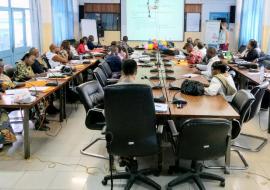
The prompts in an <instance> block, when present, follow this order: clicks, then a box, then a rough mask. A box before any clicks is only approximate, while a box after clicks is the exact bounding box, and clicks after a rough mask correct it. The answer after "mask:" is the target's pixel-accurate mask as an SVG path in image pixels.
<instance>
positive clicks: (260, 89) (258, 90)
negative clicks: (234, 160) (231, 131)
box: [233, 81, 269, 152]
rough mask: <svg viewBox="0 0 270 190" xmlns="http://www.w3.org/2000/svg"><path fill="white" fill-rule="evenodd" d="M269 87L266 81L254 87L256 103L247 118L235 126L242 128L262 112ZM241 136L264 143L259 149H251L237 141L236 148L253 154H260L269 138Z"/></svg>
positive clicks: (234, 123) (236, 122)
mask: <svg viewBox="0 0 270 190" xmlns="http://www.w3.org/2000/svg"><path fill="white" fill-rule="evenodd" d="M268 85H269V82H268V81H265V82H263V83H262V84H260V85H258V86H256V87H254V88H253V89H252V90H251V94H253V95H254V97H255V101H254V102H253V104H252V105H251V107H250V110H249V114H247V115H246V117H245V118H243V119H242V120H238V121H234V122H233V125H240V126H238V128H240V127H241V126H243V124H244V123H246V122H248V121H250V120H252V119H253V118H254V117H255V116H256V115H257V114H258V113H259V112H260V108H261V103H262V99H263V96H264V94H265V90H266V89H267V87H268ZM240 135H241V136H245V137H247V138H250V139H257V140H260V141H262V142H261V144H260V145H259V146H258V147H256V148H250V147H248V146H243V145H241V143H240V142H239V141H237V140H238V139H236V141H235V142H234V143H233V146H236V147H239V148H242V149H245V150H249V151H252V152H258V151H260V150H261V149H262V148H263V147H264V146H265V145H266V143H267V138H263V137H258V136H255V135H250V134H244V133H240Z"/></svg>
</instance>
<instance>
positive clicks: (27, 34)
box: [25, 10, 33, 47]
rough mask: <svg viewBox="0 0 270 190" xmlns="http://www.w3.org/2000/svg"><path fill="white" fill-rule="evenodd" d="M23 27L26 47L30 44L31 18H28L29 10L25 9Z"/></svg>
mask: <svg viewBox="0 0 270 190" xmlns="http://www.w3.org/2000/svg"><path fill="white" fill-rule="evenodd" d="M25 22H26V23H25V27H26V44H27V46H28V47H31V46H33V45H32V28H31V18H30V11H29V10H25Z"/></svg>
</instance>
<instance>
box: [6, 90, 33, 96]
mask: <svg viewBox="0 0 270 190" xmlns="http://www.w3.org/2000/svg"><path fill="white" fill-rule="evenodd" d="M26 92H29V90H28V88H20V89H11V90H6V91H5V93H6V95H18V94H24V93H26Z"/></svg>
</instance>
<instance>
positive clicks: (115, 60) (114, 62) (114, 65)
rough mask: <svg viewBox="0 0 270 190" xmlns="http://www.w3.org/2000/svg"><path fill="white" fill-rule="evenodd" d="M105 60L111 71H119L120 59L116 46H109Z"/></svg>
mask: <svg viewBox="0 0 270 190" xmlns="http://www.w3.org/2000/svg"><path fill="white" fill-rule="evenodd" d="M106 62H107V63H108V64H109V65H110V67H111V70H112V72H121V67H122V61H121V58H120V57H119V56H118V47H117V46H111V52H110V54H109V55H108V56H107V57H106Z"/></svg>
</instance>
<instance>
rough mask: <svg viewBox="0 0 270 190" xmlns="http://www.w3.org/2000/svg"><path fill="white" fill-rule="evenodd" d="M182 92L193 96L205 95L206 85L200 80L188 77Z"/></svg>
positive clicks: (182, 86)
mask: <svg viewBox="0 0 270 190" xmlns="http://www.w3.org/2000/svg"><path fill="white" fill-rule="evenodd" d="M181 92H182V93H183V94H187V95H192V96H202V95H204V85H203V84H202V83H201V82H199V81H195V80H188V79H186V80H184V82H183V83H182V85H181Z"/></svg>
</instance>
